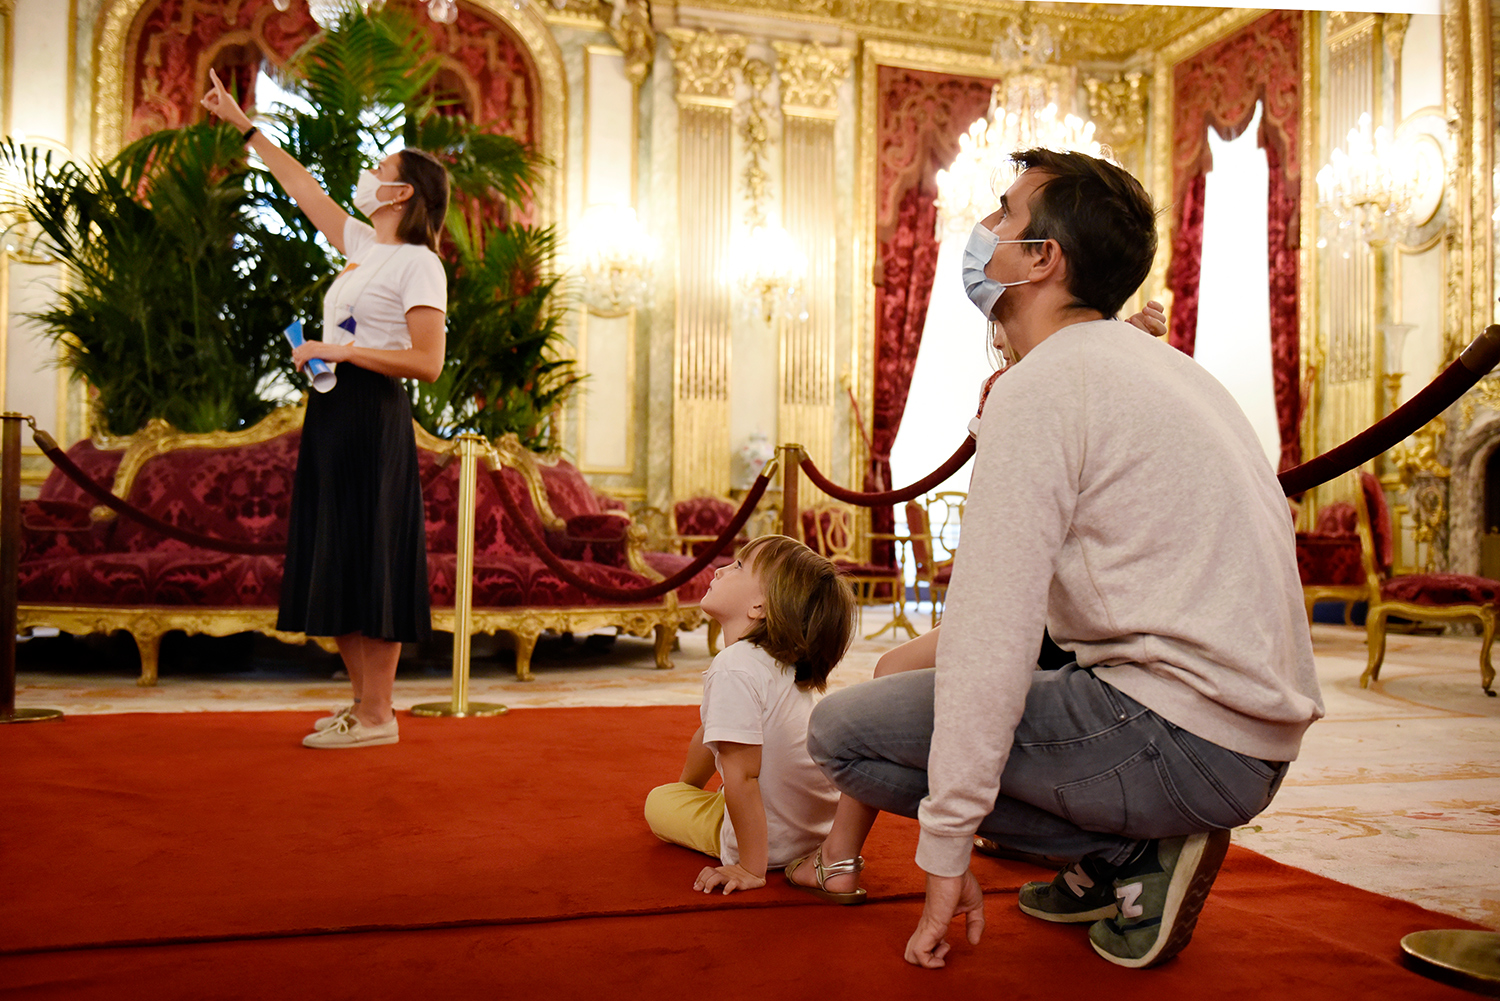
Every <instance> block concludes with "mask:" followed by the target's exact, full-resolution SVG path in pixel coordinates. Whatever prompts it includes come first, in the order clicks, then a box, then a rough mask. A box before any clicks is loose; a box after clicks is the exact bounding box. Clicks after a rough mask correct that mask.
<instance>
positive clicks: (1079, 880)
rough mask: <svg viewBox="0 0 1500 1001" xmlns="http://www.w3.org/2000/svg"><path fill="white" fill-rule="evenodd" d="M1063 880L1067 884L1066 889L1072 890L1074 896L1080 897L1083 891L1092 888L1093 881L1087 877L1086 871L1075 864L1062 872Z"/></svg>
mask: <svg viewBox="0 0 1500 1001" xmlns="http://www.w3.org/2000/svg"><path fill="white" fill-rule="evenodd" d="M1063 882H1064V883H1067V884H1068V889H1069V890H1072V891H1073V896H1075V897H1081V896H1083V891H1085V890H1092V889H1093V888H1094V881H1093V880H1092V879H1089V877H1088V873H1086V872H1084V871H1083V868H1082V867H1081V866H1076V865H1075V866H1074V867H1073V868H1071V869H1069V870H1068V871H1067V872H1065V873H1063Z"/></svg>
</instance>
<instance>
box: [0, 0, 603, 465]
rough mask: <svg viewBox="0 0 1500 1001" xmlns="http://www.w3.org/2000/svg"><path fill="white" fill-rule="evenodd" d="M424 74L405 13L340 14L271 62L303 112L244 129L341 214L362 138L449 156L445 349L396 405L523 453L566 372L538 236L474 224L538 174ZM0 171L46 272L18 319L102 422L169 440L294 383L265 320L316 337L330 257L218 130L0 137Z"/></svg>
mask: <svg viewBox="0 0 1500 1001" xmlns="http://www.w3.org/2000/svg"><path fill="white" fill-rule="evenodd" d="M438 66H439V63H438V60H437V59H435V58H434V57H433V55H432V52H431V47H430V42H429V40H428V36H427V34H426V32H425V30H423V29H419V27H418V26H417V25H416V24H415V23H414V22H413V21H412V20H411V18H410V17H409V16H407V15H406V14H404V13H402V12H400V11H396V10H388V11H384V12H381V13H380V14H378V15H371V16H366V15H364V14H362V13H360V12H359V10H358V8H351V12H350V13H349V14H348V15H347V16H345V17H344V19H343V20H342V21H340V22H339V23H338V24H337V25H335V26H334V27H333V28H332V29H330V30H329V31H326V32H324V33H322V34H320V35H318V36H316V37H314V38H313V39H312V40H311V41H310V42H309V43H308V44H307V45H305V46H304V47H303V48H302V49H301V50H299V52H298V53H297V54H296V55H295V56H294V57H293V59H292V60H291V61H290V62H289V64H288V66H287V68H286V70H285V71H284V76H283V79H282V81H281V82H282V84H283V86H285V87H286V88H287V89H288V90H289V91H291V92H292V93H293V94H295V95H297V96H299V97H301V98H303V99H304V100H306V101H307V102H308V103H309V105H310V106H311V108H312V110H311V112H308V111H304V110H286V111H283V112H281V113H278V114H276V115H273V116H267V117H266V119H265V120H264V123H263V127H264V128H266V129H267V131H268V132H271V133H273V134H274V135H275V136H276V138H277V139H278V141H279V142H280V143H281V144H282V145H283V146H284V148H285V149H286V150H287V151H288V152H289V153H291V154H292V155H293V156H294V157H296V158H297V159H298V160H299V161H301V162H302V163H305V164H307V165H308V167H309V169H311V170H312V171H313V173H314V176H315V177H317V178H318V180H319V181H320V182H321V183H322V184H323V185H324V187H325V189H326V190H328V192H329V193H330V194H331V195H332V196H333V197H334V199H335V200H337V201H339V202H340V203H342V204H344V205H345V206H348V205H349V204H350V200H351V198H352V195H353V191H354V187H355V184H356V182H357V180H358V176H359V171H360V170H361V169H362V168H364V167H366V166H369V165H370V164H369V162H368V160H369V154H368V152H367V151H368V150H370V149H372V148H374V149H383V148H388V147H389V146H390V145H391V144H393V143H395V142H397V141H399V140H403V139H404V140H405V141H406V142H409V143H412V144H415V145H420V146H422V147H423V148H426V149H429V150H431V151H432V152H434V153H435V154H436V155H438V156H439V157H440V158H441V159H443V160H444V161H445V162H447V163H448V164H450V170H451V174H452V178H453V183H454V187H455V189H456V190H457V191H458V192H459V193H460V196H461V198H460V199H459V200H456V204H455V207H454V210H453V211H452V212H451V213H450V219H449V224H450V228H449V233H450V246H451V247H452V248H453V252H454V260H452V261H450V262H448V269H449V314H448V330H449V334H448V357H447V361H446V363H445V367H444V370H443V373H442V377H441V378H440V379H439V380H438V382H437V383H435V384H434V385H431V386H418V387H417V389H416V390H415V391H414V399H415V401H416V403H417V412H418V415H419V418H420V419H421V421H422V423H423V424H424V426H426V427H427V428H428V429H429V430H431V431H433V432H435V433H438V434H443V435H451V434H453V433H455V432H457V431H459V430H465V429H473V430H478V431H480V432H481V433H484V434H487V435H490V436H498V435H499V434H502V433H504V432H506V431H516V432H518V433H520V434H522V436H523V438H525V440H527V442H528V444H531V445H533V446H534V447H538V448H542V447H545V445H546V441H545V437H546V436H545V425H546V422H547V420H548V416H549V414H550V413H551V412H552V410H553V409H554V408H555V407H556V406H557V405H559V403H560V402H561V401H562V400H564V399H566V397H567V396H568V394H569V393H570V392H572V391H573V389H574V388H575V387H576V385H577V383H578V382H579V377H578V375H577V373H576V372H575V370H574V368H573V366H572V364H571V363H570V362H568V361H567V360H565V359H563V358H560V357H558V355H557V347H558V345H559V344H560V343H561V338H562V329H561V323H562V318H563V315H564V306H563V296H562V292H561V284H560V280H559V278H558V277H557V275H556V273H555V269H554V267H553V260H554V257H555V255H556V251H557V241H556V236H555V234H554V233H553V232H552V231H551V230H550V229H537V228H534V227H526V226H519V225H510V226H503V225H496V224H495V222H494V221H495V220H507V219H511V218H513V217H515V216H516V215H517V212H516V209H517V208H518V207H519V206H520V205H522V204H524V203H525V202H526V201H528V200H530V199H532V198H533V197H535V194H536V190H537V185H538V183H539V170H540V168H541V167H542V166H543V165H544V164H543V161H542V160H541V159H540V158H538V157H537V156H536V155H535V154H534V153H533V152H532V151H531V150H529V149H528V148H527V147H526V146H525V145H524V144H522V143H520V142H518V141H516V140H515V139H512V138H509V137H506V136H497V135H492V134H489V133H487V132H485V131H483V130H482V128H479V127H476V126H474V125H471V124H469V123H466V122H464V121H462V120H460V119H456V118H451V117H445V116H443V115H441V114H438V111H439V109H438V108H437V107H436V103H435V101H434V100H433V99H432V97H431V96H430V95H431V84H432V81H433V78H434V76H435V74H436V73H437V70H438ZM0 170H3V173H0V177H10V178H14V179H16V181H17V183H15V184H14V186H13V188H12V189H11V190H4V189H0V212H3V213H4V215H5V217H6V218H8V219H12V220H16V221H17V224H18V225H17V227H16V228H20V229H24V230H25V231H26V233H27V234H29V235H28V237H27V238H28V239H31V240H32V241H33V242H34V244H35V247H36V249H37V250H38V251H40V252H44V253H47V254H49V255H52V256H54V257H56V258H57V259H58V260H60V261H61V262H62V264H63V267H64V269H65V272H66V276H65V280H64V281H63V282H62V283H60V287H59V289H58V291H57V296H56V299H55V301H54V302H53V304H52V305H51V306H50V308H48V309H46V310H43V311H40V312H38V313H35V314H32V316H33V318H34V319H36V320H37V321H39V322H40V323H41V324H42V325H43V328H44V329H45V331H46V332H47V334H48V335H49V336H50V337H52V338H53V340H54V341H55V342H56V343H57V344H58V345H59V347H60V348H61V350H62V362H61V364H63V365H64V366H66V367H67V368H68V369H69V370H70V371H71V372H72V373H73V374H74V376H76V377H78V378H81V379H85V380H87V382H88V383H89V384H90V385H91V386H93V387H94V388H96V389H97V390H98V408H97V412H98V414H99V415H100V418H101V419H102V422H103V426H104V429H105V430H107V431H109V432H111V433H114V434H128V433H130V432H133V431H135V430H137V429H138V428H140V427H141V426H143V425H144V424H145V422H146V421H147V420H149V419H151V418H153V417H160V418H163V419H165V420H167V421H169V422H170V423H172V424H173V425H175V426H177V427H179V428H181V429H183V430H187V431H210V430H216V429H223V428H230V429H232V428H238V427H244V426H246V425H247V424H250V423H253V422H254V421H256V420H258V419H260V418H261V417H262V416H264V415H265V414H266V413H268V412H269V411H270V410H271V409H273V408H274V407H275V406H276V405H277V400H276V399H275V398H274V394H272V395H268V393H271V390H270V387H272V386H273V385H275V384H277V383H278V382H280V383H281V384H283V385H286V384H290V385H302V381H301V377H300V376H297V375H296V374H295V373H294V371H293V369H292V367H291V360H290V352H289V350H288V348H287V347H286V344H285V342H284V340H283V338H282V337H281V336H280V331H281V330H282V329H283V328H284V327H285V326H286V325H287V324H288V323H290V322H291V321H292V320H293V319H295V318H300V319H302V321H303V323H304V329H305V332H306V333H307V334H308V336H311V337H317V336H320V335H321V329H320V328H321V320H322V309H321V298H322V295H323V292H324V290H325V289H326V287H327V284H328V282H329V281H330V280H331V278H332V276H333V274H334V269H335V266H336V265H335V262H334V260H333V259H332V257H331V255H330V251H329V249H328V247H327V245H326V243H325V242H323V241H322V240H321V238H320V237H319V236H318V234H317V233H316V231H315V230H314V228H313V227H312V225H311V224H310V223H309V222H308V220H307V218H306V217H305V216H304V215H303V214H302V212H301V211H300V210H299V209H298V208H297V207H296V204H295V203H294V202H293V201H292V199H291V198H290V197H289V196H288V195H287V194H286V192H285V191H284V190H283V189H282V188H281V186H280V185H279V184H278V183H277V182H276V181H275V179H274V178H273V177H272V176H271V175H270V173H269V172H268V171H266V170H265V168H264V167H263V166H261V165H260V164H259V163H257V162H255V161H253V160H252V161H248V162H247V159H246V156H245V152H244V146H243V142H242V140H241V138H240V136H239V135H238V133H237V132H236V131H235V130H234V129H232V128H229V127H227V126H217V127H215V126H208V125H199V126H193V127H190V128H184V129H175V130H167V131H162V132H157V133H153V134H152V135H149V136H146V137H144V138H142V139H140V140H138V141H136V142H134V143H131V144H130V145H129V146H127V147H126V148H125V149H124V150H122V151H121V152H120V153H119V154H118V155H116V156H115V157H114V158H113V159H111V160H108V161H91V162H88V163H74V162H70V161H67V160H65V159H62V158H60V157H57V156H55V155H54V154H51V153H49V152H48V151H45V150H37V149H30V148H27V147H26V146H25V145H24V144H17V143H15V142H12V141H10V140H8V139H7V140H4V141H0ZM470 219H474V220H479V219H485V220H490V223H489V224H487V225H483V226H471V225H470V223H469V221H468V220H470ZM14 236H15V234H12V237H13V238H14Z"/></svg>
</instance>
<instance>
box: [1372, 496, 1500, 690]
mask: <svg viewBox="0 0 1500 1001" xmlns="http://www.w3.org/2000/svg"><path fill="white" fill-rule="evenodd" d="M1359 480H1360V489H1359V491H1358V493H1357V494H1356V495H1355V499H1354V505H1355V513H1356V516H1357V518H1358V523H1357V525H1356V528H1357V530H1358V532H1359V543H1360V551H1361V556H1362V558H1363V564H1364V571H1365V579H1366V582H1367V594H1368V601H1369V603H1370V608H1369V611H1368V612H1367V613H1366V614H1365V636H1366V639H1367V641H1368V643H1369V647H1370V663H1369V666H1368V667H1366V668H1365V673H1364V674H1363V675H1361V676H1360V679H1359V684H1360V687H1361V688H1365V687H1368V686H1369V684H1370V681H1371V680H1372V679H1375V678H1379V677H1380V664H1381V661H1383V660H1384V659H1385V625H1386V620H1387V619H1388V618H1389V617H1390V616H1393V615H1394V616H1397V617H1399V618H1402V619H1408V620H1410V621H1413V622H1451V621H1454V620H1455V619H1477V620H1478V621H1479V624H1480V626H1481V627H1482V628H1483V630H1484V643H1483V645H1481V646H1480V648H1479V683H1480V685H1481V686H1483V688H1484V693H1485V694H1486V695H1494V694H1495V691H1494V687H1493V686H1494V683H1495V667H1494V665H1493V664H1492V663H1491V662H1490V647H1491V646H1492V645H1493V644H1494V641H1495V612H1496V608H1497V607H1500V581H1495V580H1490V579H1489V578H1487V577H1473V576H1470V575H1469V574H1458V573H1414V574H1400V575H1398V576H1395V577H1392V576H1391V575H1390V571H1391V559H1392V546H1391V515H1390V509H1389V508H1388V507H1387V506H1386V503H1385V494H1384V492H1383V491H1382V490H1381V489H1380V481H1379V480H1377V479H1375V477H1373V476H1371V475H1370V474H1369V473H1360V474H1359ZM1382 540H1383V544H1382Z"/></svg>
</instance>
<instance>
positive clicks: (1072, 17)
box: [694, 0, 1224, 63]
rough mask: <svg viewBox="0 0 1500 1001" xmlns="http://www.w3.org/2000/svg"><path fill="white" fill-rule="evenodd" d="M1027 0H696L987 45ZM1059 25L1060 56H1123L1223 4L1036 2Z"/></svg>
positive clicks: (875, 31)
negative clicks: (1214, 5) (1176, 5)
mask: <svg viewBox="0 0 1500 1001" xmlns="http://www.w3.org/2000/svg"><path fill="white" fill-rule="evenodd" d="M1025 6H1026V5H1025V4H1024V3H1022V2H1020V0H924V2H922V3H912V2H910V0H697V2H695V4H694V7H695V8H698V9H701V10H708V11H716V12H723V13H733V14H736V15H745V14H752V15H760V16H763V17H769V18H783V19H785V20H788V21H796V22H803V23H807V22H812V23H814V24H823V25H827V26H830V27H840V28H849V29H851V30H853V31H855V32H857V33H858V34H859V36H860V37H861V38H864V39H879V40H885V41H900V42H919V43H927V44H931V45H936V46H939V47H957V48H964V49H971V50H980V51H983V50H988V49H989V47H990V43H991V41H992V40H993V39H995V38H998V37H999V36H1001V35H1002V34H1004V33H1005V30H1006V26H1007V25H1009V24H1010V23H1012V22H1014V21H1015V20H1016V18H1017V17H1018V16H1020V14H1021V13H1022V11H1023V9H1024V7H1025ZM1032 6H1033V8H1034V9H1035V10H1036V11H1037V12H1038V13H1039V14H1043V15H1045V16H1046V18H1047V19H1048V20H1049V21H1050V22H1051V23H1052V24H1053V27H1054V28H1055V29H1056V30H1057V34H1058V40H1059V49H1058V57H1059V58H1060V59H1062V60H1063V61H1064V62H1068V63H1079V62H1109V61H1116V62H1118V61H1124V60H1126V59H1128V58H1130V57H1131V56H1133V55H1135V54H1136V53H1138V52H1139V51H1140V49H1141V46H1142V42H1143V40H1145V39H1163V40H1169V39H1173V38H1176V37H1177V36H1179V35H1182V34H1184V33H1186V32H1189V31H1192V30H1193V29H1195V28H1197V27H1200V26H1202V25H1204V24H1206V23H1207V22H1209V21H1211V20H1213V19H1214V18H1215V17H1217V16H1219V15H1220V14H1221V13H1222V12H1223V10H1224V8H1222V7H1175V6H1166V5H1134V4H1094V3H1088V4H1085V3H1037V4H1034V5H1032Z"/></svg>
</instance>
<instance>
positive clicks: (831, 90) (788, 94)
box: [771, 42, 853, 118]
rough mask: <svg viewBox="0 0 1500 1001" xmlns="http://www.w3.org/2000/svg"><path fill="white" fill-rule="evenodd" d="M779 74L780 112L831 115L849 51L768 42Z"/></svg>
mask: <svg viewBox="0 0 1500 1001" xmlns="http://www.w3.org/2000/svg"><path fill="white" fill-rule="evenodd" d="M771 46H772V48H774V49H775V50H776V72H777V73H778V74H779V75H780V77H781V113H782V114H784V115H800V116H803V117H807V118H835V117H837V116H838V111H839V87H840V85H842V84H843V82H844V78H845V77H846V76H848V75H849V67H850V66H851V65H852V64H853V53H852V52H850V51H849V50H848V49H842V48H833V47H829V46H826V45H818V44H816V43H811V44H808V45H799V44H797V43H795V42H772V43H771Z"/></svg>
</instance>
